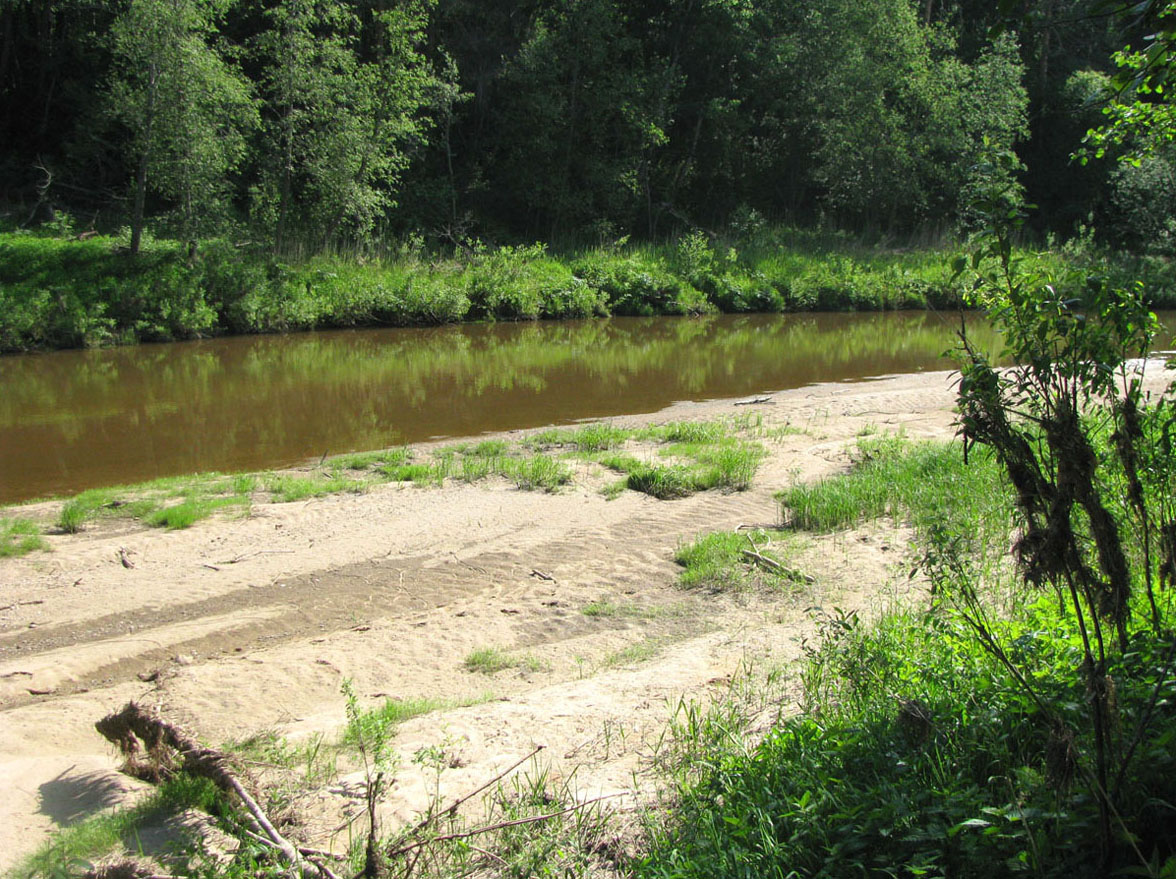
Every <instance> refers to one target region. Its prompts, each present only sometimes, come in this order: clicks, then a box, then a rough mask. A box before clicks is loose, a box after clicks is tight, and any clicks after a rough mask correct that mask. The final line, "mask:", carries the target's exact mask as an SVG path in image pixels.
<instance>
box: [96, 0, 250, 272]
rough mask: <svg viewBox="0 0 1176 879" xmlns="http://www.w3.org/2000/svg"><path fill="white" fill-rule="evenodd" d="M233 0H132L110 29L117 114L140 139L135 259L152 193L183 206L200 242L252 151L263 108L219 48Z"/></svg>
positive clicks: (182, 219)
mask: <svg viewBox="0 0 1176 879" xmlns="http://www.w3.org/2000/svg"><path fill="white" fill-rule="evenodd" d="M225 7H226V3H225V2H224V0H131V2H130V4H129V5H128V6H127V8H126V11H125V12H124V13H123V14H122V15H121V16H119V18H118V19H117V20H116V21H115V22H114V24H113V26H112V27H111V30H110V42H111V52H112V57H113V60H114V65H113V69H114V71H115V72H114V75H113V76H112V78H111V81H110V85H109V88H108V90H107V93H106V105H107V108H108V112H109V113H110V115H111V116H112V117H114V118H116V119H118V120H120V121H121V122H122V123H123V124H124V125H125V127H126V129H127V130H128V131H129V133H130V140H129V146H128V149H129V154H130V156H131V158H132V164H133V166H134V181H133V183H132V187H131V190H132V198H131V202H132V208H131V244H130V247H131V253H132V254H136V253H138V252H139V246H140V242H141V240H142V235H143V226H144V222H145V206H146V199H147V192H148V189H151V190H153V191H155V192H157V193H159V194H160V195H163V196H164V197H166V198H169V199H172V200H173V201H174V202H175V205H176V214H177V219H178V222H177V227H178V231H179V234H180V236H181V238H182V239H183V240H185V241H187V242H188V243H189V245H190V246H194V245H195V242H196V240H197V238H198V237H199V235H200V234H201V232H203V231H206V230H207V228H208V225H209V223H210V222H211V221H212V220H214V219H215V218H216V217H217V216H218V215H220V214H221V213H222V212H223V209H224V207H225V204H226V199H227V196H228V194H229V192H230V182H229V179H228V175H229V174H230V172H232V171H233V170H234V169H235V168H236V167H237V166H238V165H239V164H240V162H241V160H242V158H243V156H244V154H245V144H246V140H245V133H246V132H247V131H248V130H249V129H250V128H251V127H252V126H253V125H254V124H255V121H256V108H255V105H254V102H253V100H252V97H251V94H250V88H249V85H248V83H247V82H246V81H245V80H244V78H243V77H242V76H241V75H240V74H239V73H238V72H237V71H236V70H235V69H234V68H233V67H232V66H231V65H230V64H229V63H228V62H227V61H226V60H225V59H224V57H223V56H222V55H221V54H220V53H219V52H218V51H217V49H216V48H215V47H214V46H213V45H212V44H211V42H210V40H211V39H212V37H213V35H214V27H215V22H216V19H217V17H218V16H219V15H221V14H222V13H223V12H224V10H225Z"/></svg>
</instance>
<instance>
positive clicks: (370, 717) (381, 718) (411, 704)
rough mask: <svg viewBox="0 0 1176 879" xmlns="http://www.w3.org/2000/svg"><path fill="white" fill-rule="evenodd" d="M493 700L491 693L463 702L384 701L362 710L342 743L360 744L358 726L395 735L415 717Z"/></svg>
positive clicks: (345, 731) (432, 700)
mask: <svg viewBox="0 0 1176 879" xmlns="http://www.w3.org/2000/svg"><path fill="white" fill-rule="evenodd" d="M492 698H494V697H493V695H492V694H490V693H485V694H483V695H481V696H473V697H469V698H464V699H450V698H436V697H421V698H416V699H385V700H384V701H383V702H381V703H380V704H379V705H377V706H375V707H374V708H369V709H367V710H365V711H362V712H361V713H360V715H359V716H358V718H357V722H356V723H349V724H348V725H347V727H346V728H345V729H344V730H343V735H342V738H341V743H342V744H343V745H347V746H354V745H356V744H357V743H358V741H359V736H360V731H359V729H358V727H360V726H366V727H372V728H374V727H378V728H380V729H384V730H387V731H388V732H389V733H390V734H393V733H395V730H396V727H398V726H399V725H400V724H402V723H404V722H405V721H408V720H412V719H413V718H414V717H420V716H422V715H424V714H432V713H433V712H435V711H450V710H452V709H454V708H468V707H469V706H471V705H480V704H482V703H483V702H488V701H489V700H491V699H492Z"/></svg>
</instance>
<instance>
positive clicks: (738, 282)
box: [0, 226, 1176, 353]
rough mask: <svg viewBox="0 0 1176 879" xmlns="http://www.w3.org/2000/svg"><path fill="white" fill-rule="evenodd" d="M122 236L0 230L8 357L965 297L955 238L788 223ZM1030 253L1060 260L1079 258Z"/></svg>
mask: <svg viewBox="0 0 1176 879" xmlns="http://www.w3.org/2000/svg"><path fill="white" fill-rule="evenodd" d="M124 245H125V240H123V239H119V238H115V237H106V236H96V237H94V238H91V239H89V240H87V241H77V240H73V239H72V238H52V237H45V236H36V235H28V234H21V233H12V232H8V233H3V234H0V353H3V352H8V351H24V350H32V349H38V348H69V347H94V346H102V345H113V344H126V343H130V342H137V341H166V340H172V339H185V338H195V337H200V336H210V335H217V334H223V333H267V332H286V331H292V330H307V329H315V328H326V327H354V326H386V325H401V326H405V325H433V324H437V323H453V322H457V321H468V320H485V319H493V320H535V319H539V318H580V317H596V316H605V315H609V314H704V313H710V312H715V311H725V312H752V311H760V312H779V311H810V310H878V309H891V308H912V307H914V308H923V307H928V306H930V307H933V308H950V307H954V306H955V305H956V304H957V303H958V302H959V301H960V298H961V295H962V292H963V290H962V285H961V283H960V282H959V281H958V280H956V279H954V278H953V276H952V271H951V269H950V265H949V263H950V256H951V255H952V253H951V251H949V250H948V249H944V248H924V249H918V248H912V249H906V250H904V251H901V252H899V251H896V250H893V249H884V248H877V247H870V246H864V245H862V244H861V243H859V242H857V241H855V240H853V239H852V238H850V237H848V236H843V235H829V234H824V233H814V232H812V231H809V230H802V229H796V228H790V227H784V226H780V227H775V228H770V229H761V230H760V231H758V232H757V233H756V234H755V235H754V236H752V238H750V239H747V240H740V239H732V240H729V241H725V242H723V244H722V245H721V246H719V247H718V250H715V249H713V247H712V245H710V244H708V243H706V242H701V247H702V249H703V250H705V251H706V252H707V253H709V257H706V258H703V259H701V260H700V259H699V258H698V257H699V256H700V255H701V254H697V253H696V254H695V255H694V257H692V258H691V259H688V260H685V261H684V260H683V259H682V251H681V248H679V247H678V246H677V245H676V244H668V245H651V244H630V245H627V246H625V247H623V248H619V249H618V248H611V247H610V248H601V249H584V250H579V251H575V252H568V253H561V254H553V253H551V252H549V251H548V250H547V249H546V248H545V247H543V246H542V245H533V246H529V247H500V248H479V249H477V250H475V251H474V252H471V253H469V254H465V255H463V256H461V257H460V258H455V257H453V256H452V255H450V254H442V253H437V254H401V255H397V256H389V257H388V258H385V259H379V258H371V257H370V256H369V257H368V258H366V259H365V261H364V262H363V263H362V264H361V263H360V262H359V261H358V260H355V259H353V258H347V257H343V256H325V255H324V256H316V257H312V258H309V259H295V260H292V261H281V260H277V259H274V258H273V257H271V256H269V255H267V254H264V253H262V252H260V251H257V250H254V249H250V248H241V247H237V246H236V244H235V242H232V241H227V240H215V239H210V240H205V241H203V242H201V245H200V248H199V250H198V251H197V253H196V254H195V256H193V257H190V256H189V255H188V254H187V252H186V248H184V247H183V246H182V245H181V244H180V243H179V242H174V241H162V240H148V241H147V242H146V244H145V246H144V249H143V251H142V252H141V253H140V255H139V256H138V257H137V258H131V257H129V256H128V255H126V254H125V253H124V252H122V249H123V246H124ZM952 250H954V248H952ZM720 251H721V254H720ZM732 252H733V253H734V254H735V256H734V258H729V256H730V254H731V253H732ZM720 256H721V258H720ZM1034 257H1035V258H1040V259H1042V260H1043V261H1044V262H1045V263H1046V264H1047V265H1050V266H1054V267H1059V266H1062V265H1064V264H1066V263H1067V262H1070V261H1073V260H1074V259H1076V258H1079V257H1075V256H1073V255H1072V254H1066V253H1046V254H1043V255H1040V257H1037V255H1034ZM1080 258H1081V259H1082V261H1083V264H1091V265H1093V266H1094V267H1095V268H1096V270H1097V271H1099V273H1101V274H1103V275H1106V276H1108V277H1110V278H1111V281H1112V283H1118V284H1125V283H1127V282H1129V281H1131V280H1134V279H1135V278H1142V279H1143V280H1144V281H1145V283H1146V288H1147V290H1148V292H1149V295H1150V296H1151V297H1152V299H1153V303H1154V304H1155V307H1165V306H1169V305H1170V304H1171V303H1172V301H1173V300H1174V298H1176V297H1174V296H1173V292H1174V288H1173V284H1172V281H1171V278H1170V273H1169V272H1168V271H1167V267H1166V265H1165V264H1163V263H1162V262H1161V261H1157V260H1151V261H1148V260H1142V261H1141V260H1133V259H1131V258H1130V257H1127V256H1124V255H1122V254H1116V253H1106V254H1095V255H1092V254H1086V255H1083V256H1082V257H1080Z"/></svg>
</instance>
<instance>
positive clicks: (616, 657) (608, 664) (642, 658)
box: [600, 638, 665, 668]
mask: <svg viewBox="0 0 1176 879" xmlns="http://www.w3.org/2000/svg"><path fill="white" fill-rule="evenodd" d="M664 646H665V645H664V642H663V641H662V639H660V638H648V639H646V640H644V641H638V642H637V643H635V644H630V645H629V646H628V647H622V648H621V649H620V650H616V651H614V652H612V653H609V654H608V655H606V656H605V657H604V658H603V659H602V660H601V661H600V665H601V667H603V668H617V667H619V666H623V665H637V664H639V663H642V662H648V661H649V660H651V659H653V658H654V657H655V656H657V655H658V653H660V652H661V650H662V648H663V647H664Z"/></svg>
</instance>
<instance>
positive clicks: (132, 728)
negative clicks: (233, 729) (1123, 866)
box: [94, 702, 335, 879]
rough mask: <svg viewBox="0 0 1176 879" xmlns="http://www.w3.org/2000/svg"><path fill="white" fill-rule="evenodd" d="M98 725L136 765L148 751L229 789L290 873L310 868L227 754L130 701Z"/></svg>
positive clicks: (328, 876)
mask: <svg viewBox="0 0 1176 879" xmlns="http://www.w3.org/2000/svg"><path fill="white" fill-rule="evenodd" d="M94 728H95V729H97V730H98V732H99V733H101V734H102V736H103V738H105V739H107V740H108V741H110V742H112V743H113V744H114V745H116V746H117V747H118V749H119V750H120V751H121V752H122V753H123V755H124V756H125V757H126V758H127V760H128V762H130V763H131V764H132V765H133V764H134V763H135V761H136V760H137V758H138V757H139V755H140V754H142V753H145V754H147V755H149V756H150V757H151V758H152V760H153V762H155V763H163V764H164V765H169V764H171V763H172V762H173V760H174V759H176V758H178V760H179V768H181V769H183V770H184V771H185V772H189V773H191V774H192V775H199V776H202V777H204V778H207V779H209V780H210V781H212V783H213V784H215V785H216V786H217V787H219V788H220V789H221V790H223V791H224V792H225V793H229V794H234V795H236V797H237V799H238V800H240V801H241V805H243V806H244V807H245V810H246V811H247V812H248V813H249V816H250V818H251V820H252V822H253V824H254V830H256V831H257V834H258V836H259V837H262V838H263V839H264V840H265V842H266V843H267V844H268V845H269V846H270V847H271V848H273V849H274V850H275V852H276V853H277V854H278V856H279V857H280V858H281V860H282V862H283V863H285V864H286V866H287V867H289V869H290V870H291V872H293V873H296V874H298V875H302V874H303V873H304V872H305V870H306V863H307V861H306V860H304V859H303V857H302V855H301V854H300V852H299V850H298V848H297V847H295V846H294V845H293V844H291V843H290V841H289V840H287V839H286V838H285V837H283V836H282V834H280V833H278V831H277V829H276V828H275V827H274V825H273V824H272V823H271V822H270V820H269V818H268V817H267V816H266V814H265V811H264V810H263V809H262V808H261V806H259V805H258V804H257V801H256V800H254V799H253V797H252V796H250V795H249V792H248V791H246V790H245V788H244V786H242V784H241V782H240V781H239V780H238V778H237V776H236V774H235V773H234V772H233V770H232V769H231V768H230V766H229V758H228V757H227V756H226V755H225V754H224V753H222V752H221V751H218V750H216V749H215V748H206V747H204V746H202V745H200V744H199V743H198V742H197V741H196V740H195V739H194V738H192V737H191V736H190V735H189V734H188V733H187V732H185V731H184V730H183V729H181V728H180V727H178V726H176V725H175V724H172V723H168V722H167V721H166V720H164V719H163V718H161V717H158V716H156V715H155V714H154V713H153V712H151V711H149V710H147V709H145V708H143V707H142V706H140V705H137V704H135V703H134V702H128V703H127V704H126V706H125V707H124V708H123V709H122V710H121V711H118V712H115V713H114V714H108V715H106V717H104V718H102V719H101V720H99V721H98V722H97V723H96V724H94ZM172 752H174V754H175V757H174V758H173V757H172V756H171V753H172ZM310 864H311V866H313V867H314V868H315V872H317V873H318V874H319V875H320V876H322V877H323V879H335V877H334V875H333V874H332V873H331V871H330V870H328V869H326V868H325V867H324V866H322V865H321V864H318V863H316V862H315V861H313V860H311V861H310Z"/></svg>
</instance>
